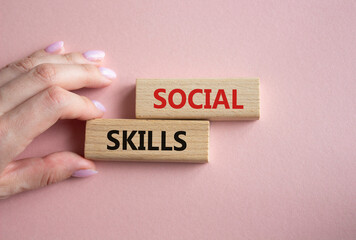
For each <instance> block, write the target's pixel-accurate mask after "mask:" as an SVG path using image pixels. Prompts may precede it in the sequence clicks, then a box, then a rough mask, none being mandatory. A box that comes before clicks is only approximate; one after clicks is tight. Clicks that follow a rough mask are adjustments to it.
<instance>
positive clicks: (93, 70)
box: [80, 64, 98, 75]
mask: <svg viewBox="0 0 356 240" xmlns="http://www.w3.org/2000/svg"><path fill="white" fill-rule="evenodd" d="M80 66H81V67H82V68H83V71H84V72H85V73H87V74H88V75H93V74H97V73H98V68H97V67H96V66H94V65H91V64H82V65H80Z"/></svg>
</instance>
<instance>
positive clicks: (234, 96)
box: [232, 89, 244, 109]
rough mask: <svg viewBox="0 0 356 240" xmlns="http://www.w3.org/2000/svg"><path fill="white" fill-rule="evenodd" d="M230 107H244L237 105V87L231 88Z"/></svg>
mask: <svg viewBox="0 0 356 240" xmlns="http://www.w3.org/2000/svg"><path fill="white" fill-rule="evenodd" d="M232 108H233V109H244V105H237V89H233V90H232Z"/></svg>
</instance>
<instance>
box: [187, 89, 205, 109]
mask: <svg viewBox="0 0 356 240" xmlns="http://www.w3.org/2000/svg"><path fill="white" fill-rule="evenodd" d="M196 93H203V90H202V89H194V90H192V91H191V92H190V93H189V96H188V103H189V105H190V106H191V107H192V108H194V109H201V108H203V104H199V105H197V104H195V103H194V102H193V97H194V94H196Z"/></svg>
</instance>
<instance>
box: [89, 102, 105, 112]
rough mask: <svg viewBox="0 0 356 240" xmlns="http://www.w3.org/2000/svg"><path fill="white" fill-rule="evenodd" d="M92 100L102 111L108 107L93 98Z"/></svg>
mask: <svg viewBox="0 0 356 240" xmlns="http://www.w3.org/2000/svg"><path fill="white" fill-rule="evenodd" d="M92 102H93V103H94V105H95V107H96V108H97V109H99V110H100V111H103V112H106V108H105V107H104V105H103V104H101V103H100V102H99V101H96V100H92Z"/></svg>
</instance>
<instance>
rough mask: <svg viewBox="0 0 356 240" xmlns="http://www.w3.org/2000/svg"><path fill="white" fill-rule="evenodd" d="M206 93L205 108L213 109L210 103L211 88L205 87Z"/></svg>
mask: <svg viewBox="0 0 356 240" xmlns="http://www.w3.org/2000/svg"><path fill="white" fill-rule="evenodd" d="M204 93H205V105H204V108H206V109H211V105H210V93H211V89H204Z"/></svg>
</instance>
